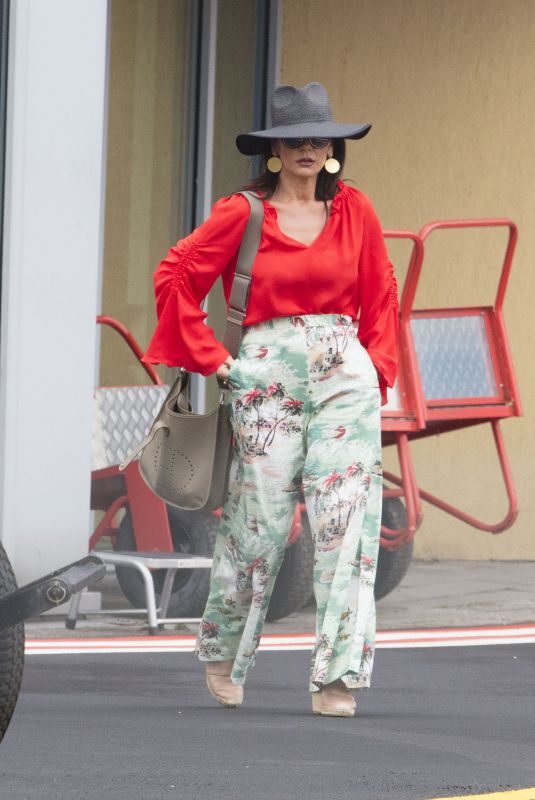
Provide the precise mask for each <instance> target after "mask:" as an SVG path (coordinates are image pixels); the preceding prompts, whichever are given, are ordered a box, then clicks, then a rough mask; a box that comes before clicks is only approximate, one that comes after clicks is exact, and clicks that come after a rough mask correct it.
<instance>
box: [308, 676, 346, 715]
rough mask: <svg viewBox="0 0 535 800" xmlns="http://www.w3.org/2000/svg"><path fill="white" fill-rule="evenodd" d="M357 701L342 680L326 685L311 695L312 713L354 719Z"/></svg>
mask: <svg viewBox="0 0 535 800" xmlns="http://www.w3.org/2000/svg"><path fill="white" fill-rule="evenodd" d="M356 709H357V701H356V700H355V698H354V697H353V695H352V694H351V692H350V691H349V689H348V688H347V687H346V685H345V683H344V682H343V681H342V680H337V681H333V682H332V683H327V684H326V685H325V686H324V687H323V689H320V691H319V692H313V693H312V712H313V713H314V714H321V715H322V716H324V717H354V716H355V711H356Z"/></svg>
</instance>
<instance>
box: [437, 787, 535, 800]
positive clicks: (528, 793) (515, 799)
mask: <svg viewBox="0 0 535 800" xmlns="http://www.w3.org/2000/svg"><path fill="white" fill-rule="evenodd" d="M433 800H535V787H532V788H531V789H516V790H514V791H512V792H492V794H463V795H462V796H461V797H434V798H433Z"/></svg>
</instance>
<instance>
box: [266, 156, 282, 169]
mask: <svg viewBox="0 0 535 800" xmlns="http://www.w3.org/2000/svg"><path fill="white" fill-rule="evenodd" d="M266 167H267V168H268V170H269V172H280V171H281V169H282V161H281V160H280V158H279V157H278V156H271V158H269V159H268V161H267V164H266Z"/></svg>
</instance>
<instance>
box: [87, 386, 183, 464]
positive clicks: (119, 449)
mask: <svg viewBox="0 0 535 800" xmlns="http://www.w3.org/2000/svg"><path fill="white" fill-rule="evenodd" d="M168 392H169V387H168V386H119V387H115V386H114V387H105V388H99V389H96V390H95V409H94V417H93V432H92V448H93V450H92V468H93V469H103V468H104V467H112V466H115V465H116V464H120V463H121V461H123V460H124V459H125V458H126V456H127V455H128V454H129V453H131V452H132V450H134V449H135V448H136V447H137V445H138V444H140V443H141V442H142V441H143V439H144V438H145V436H146V435H147V433H148V432H149V429H150V426H151V425H152V423H153V422H154V420H155V418H156V416H157V414H158V412H159V410H160V408H161V406H162V403H163V401H164V400H165V398H166V396H167V394H168Z"/></svg>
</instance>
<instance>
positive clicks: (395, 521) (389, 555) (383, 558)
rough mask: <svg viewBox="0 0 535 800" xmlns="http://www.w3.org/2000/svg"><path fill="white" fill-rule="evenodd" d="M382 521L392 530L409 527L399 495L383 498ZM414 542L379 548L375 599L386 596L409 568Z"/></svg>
mask: <svg viewBox="0 0 535 800" xmlns="http://www.w3.org/2000/svg"><path fill="white" fill-rule="evenodd" d="M382 523H383V525H384V526H385V527H387V528H391V529H392V530H401V529H402V528H406V527H407V511H406V510H405V506H404V505H403V503H402V502H401V500H400V499H399V497H387V498H385V499H384V500H383V515H382ZM413 545H414V543H413V542H412V541H411V542H407V543H406V544H404V545H403V546H402V547H400V549H399V550H386V549H385V548H383V547H381V548H380V549H379V559H378V562H377V575H376V577H375V599H376V600H380V599H381V598H382V597H386V595H387V594H389V593H390V592H391V591H392V590H393V589H395V588H396V586H398V585H399V584H400V583H401V581H402V580H403V578H404V577H405V574H406V572H407V570H408V569H409V566H410V563H411V559H412V550H413Z"/></svg>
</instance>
